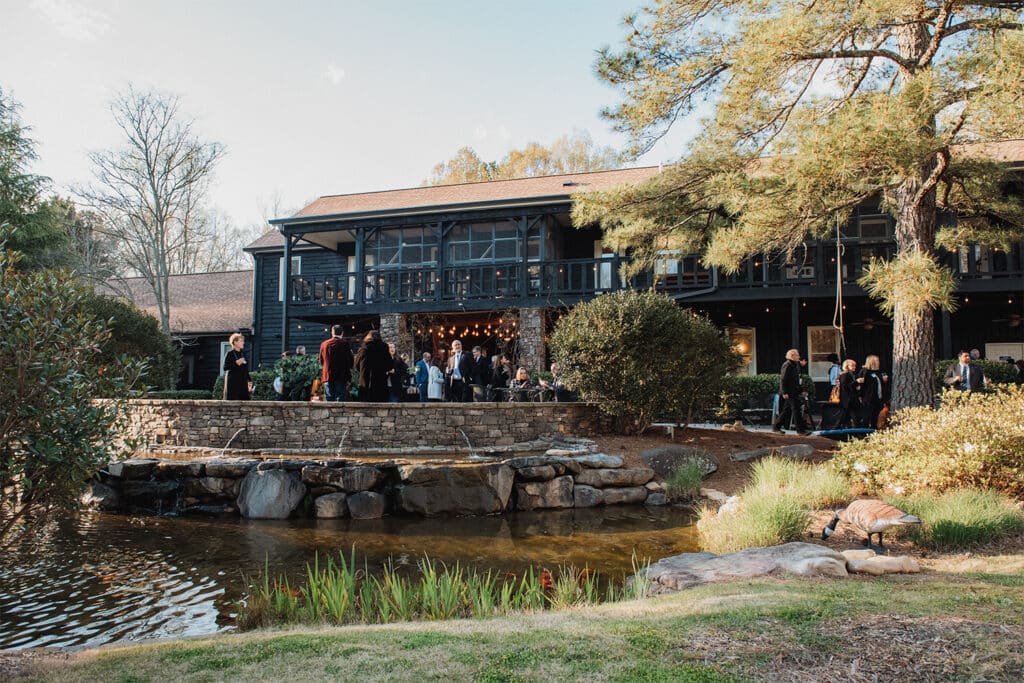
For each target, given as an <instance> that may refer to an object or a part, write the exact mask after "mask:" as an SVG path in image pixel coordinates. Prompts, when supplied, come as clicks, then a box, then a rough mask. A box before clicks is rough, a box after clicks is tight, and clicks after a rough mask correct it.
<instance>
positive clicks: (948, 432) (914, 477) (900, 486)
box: [833, 384, 1024, 498]
mask: <svg viewBox="0 0 1024 683" xmlns="http://www.w3.org/2000/svg"><path fill="white" fill-rule="evenodd" d="M891 424H892V427H891V428H890V429H887V430H885V431H880V432H875V433H874V434H873V435H871V436H870V437H868V438H867V439H864V440H863V441H851V442H848V443H844V444H841V445H840V447H839V454H838V455H837V456H836V457H835V459H834V461H833V462H834V463H835V466H836V467H838V468H839V469H840V470H841V471H843V472H845V473H846V474H848V475H849V476H850V477H851V478H853V479H854V480H855V481H858V482H860V483H861V484H863V486H864V487H865V488H866V489H867V491H868V492H870V493H881V492H890V493H895V494H897V495H903V494H908V495H909V494H914V493H919V492H921V491H926V490H931V491H947V490H950V489H955V488H960V487H975V488H982V489H984V488H991V489H996V490H998V491H1002V492H1003V493H1005V494H1007V495H1011V496H1014V497H1016V498H1024V386H1021V385H1018V384H996V385H994V387H993V388H992V389H991V390H990V391H987V392H975V393H965V392H960V391H956V390H951V389H947V390H945V391H944V392H943V393H942V394H941V404H940V406H939V407H938V408H936V409H934V410H933V409H931V408H927V407H921V408H908V409H905V410H900V411H897V412H896V413H894V414H893V415H892V416H891Z"/></svg>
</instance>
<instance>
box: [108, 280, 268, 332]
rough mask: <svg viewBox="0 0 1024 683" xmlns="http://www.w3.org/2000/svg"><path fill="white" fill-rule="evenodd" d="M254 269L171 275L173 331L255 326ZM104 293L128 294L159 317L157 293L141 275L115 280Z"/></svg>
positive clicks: (201, 330) (206, 330)
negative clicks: (253, 323)
mask: <svg viewBox="0 0 1024 683" xmlns="http://www.w3.org/2000/svg"><path fill="white" fill-rule="evenodd" d="M252 273H253V272H252V271H251V270H236V271H229V272H226V273H194V274H191V275H171V276H170V278H169V279H168V280H169V286H170V299H171V332H172V333H173V334H175V335H182V336H188V335H191V334H212V333H219V332H235V331H237V330H239V329H241V328H244V327H252V277H253V275H252ZM100 289H101V292H102V293H103V294H116V295H118V296H124V295H125V294H126V293H127V295H128V296H127V298H129V299H130V300H131V302H132V303H134V304H135V305H136V306H138V307H139V308H141V309H142V310H144V311H146V312H147V313H150V314H152V315H154V316H157V306H156V296H155V295H154V294H153V290H152V288H151V287H150V286H149V284H148V283H147V282H146V280H145V279H143V278H141V277H132V278H125V279H123V280H116V281H111V282H108V283H106V284H105V285H103V286H102V287H101V288H100Z"/></svg>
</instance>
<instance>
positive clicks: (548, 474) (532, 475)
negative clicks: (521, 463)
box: [516, 465, 555, 481]
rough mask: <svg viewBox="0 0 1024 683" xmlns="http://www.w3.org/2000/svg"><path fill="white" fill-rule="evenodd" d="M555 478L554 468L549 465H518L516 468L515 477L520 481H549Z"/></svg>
mask: <svg viewBox="0 0 1024 683" xmlns="http://www.w3.org/2000/svg"><path fill="white" fill-rule="evenodd" d="M554 478H555V468H554V467H552V466H551V465H540V466H539V467H520V468H519V469H518V470H516V479H521V480H522V481H551V480H552V479H554Z"/></svg>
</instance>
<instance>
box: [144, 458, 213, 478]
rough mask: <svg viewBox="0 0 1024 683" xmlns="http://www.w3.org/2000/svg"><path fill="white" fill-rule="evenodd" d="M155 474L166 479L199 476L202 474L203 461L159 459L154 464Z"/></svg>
mask: <svg viewBox="0 0 1024 683" xmlns="http://www.w3.org/2000/svg"><path fill="white" fill-rule="evenodd" d="M156 474H157V476H158V477H164V478H166V479H170V478H172V477H174V478H180V477H199V476H202V474H203V463H201V462H198V461H196V460H161V461H160V463H159V464H158V465H157V466H156Z"/></svg>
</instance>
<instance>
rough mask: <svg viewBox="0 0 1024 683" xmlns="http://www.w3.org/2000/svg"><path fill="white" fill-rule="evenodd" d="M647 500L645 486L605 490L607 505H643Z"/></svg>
mask: <svg viewBox="0 0 1024 683" xmlns="http://www.w3.org/2000/svg"><path fill="white" fill-rule="evenodd" d="M645 500H647V489H645V488H644V487H643V486H629V487H626V488H607V489H604V504H605V505H621V504H623V503H643V502H644V501H645Z"/></svg>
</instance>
